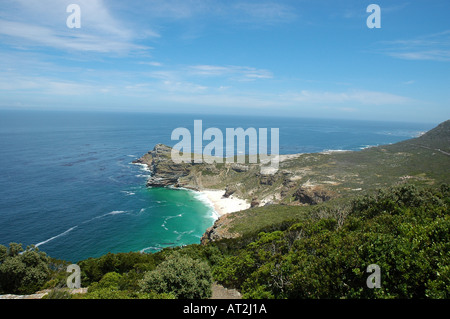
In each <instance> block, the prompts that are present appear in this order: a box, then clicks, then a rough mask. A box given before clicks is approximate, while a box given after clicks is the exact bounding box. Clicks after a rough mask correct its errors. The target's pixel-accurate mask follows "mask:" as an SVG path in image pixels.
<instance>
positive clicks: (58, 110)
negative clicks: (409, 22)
mask: <svg viewBox="0 0 450 319" xmlns="http://www.w3.org/2000/svg"><path fill="white" fill-rule="evenodd" d="M4 111H11V112H15V111H17V112H38V113H41V112H54V113H79V114H143V115H152V114H153V115H167V116H170V115H175V116H176V115H185V116H192V117H196V118H197V117H198V119H201V118H202V116H205V117H214V116H225V117H249V118H269V117H275V118H279V119H304V120H323V121H335V120H336V121H350V122H375V123H376V122H380V123H383V122H387V123H405V124H430V125H438V124H440V123H443V122H445V121H447V120H450V118H448V119H443V120H438V121H409V120H402V119H365V118H360V119H355V118H331V117H312V116H300V115H298V116H295V115H293V116H288V115H280V114H265V115H261V114H256V115H255V114H249V113H243V114H230V113H198V112H163V111H161V112H158V111H154V110H149V111H142V110H136V111H132V110H131V111H130V110H108V109H98V110H87V109H44V108H42V109H41V108H40V109H31V108H30V109H25V108H21V109H18V108H0V112H4Z"/></svg>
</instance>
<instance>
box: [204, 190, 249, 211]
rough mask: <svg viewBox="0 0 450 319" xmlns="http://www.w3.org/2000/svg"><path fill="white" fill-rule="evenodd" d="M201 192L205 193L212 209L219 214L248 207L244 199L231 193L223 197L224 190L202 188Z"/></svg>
mask: <svg viewBox="0 0 450 319" xmlns="http://www.w3.org/2000/svg"><path fill="white" fill-rule="evenodd" d="M201 193H203V194H205V195H206V197H208V199H209V200H210V201H211V202H212V203H213V205H214V210H215V211H216V212H217V214H218V215H219V216H223V215H225V214H229V213H234V212H237V211H240V210H244V209H247V208H250V204H249V203H247V201H245V200H244V199H240V198H237V197H234V196H233V195H231V196H230V197H229V198H226V197H223V194H225V190H202V191H201Z"/></svg>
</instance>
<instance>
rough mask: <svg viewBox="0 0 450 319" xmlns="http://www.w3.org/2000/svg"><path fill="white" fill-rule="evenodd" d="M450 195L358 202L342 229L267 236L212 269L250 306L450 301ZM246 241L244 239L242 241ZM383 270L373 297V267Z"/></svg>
mask: <svg viewBox="0 0 450 319" xmlns="http://www.w3.org/2000/svg"><path fill="white" fill-rule="evenodd" d="M449 196H450V194H449V188H448V187H447V186H442V187H441V188H439V189H421V188H418V187H415V186H410V185H404V186H400V187H393V188H389V189H385V190H380V191H379V192H377V193H376V194H375V195H372V196H366V197H363V198H359V199H357V200H355V201H354V202H353V204H352V207H351V209H350V212H349V215H348V216H347V217H346V218H345V219H344V220H343V221H342V220H341V222H340V223H338V222H337V220H336V219H335V218H333V217H326V218H321V219H317V218H311V219H309V220H304V221H301V222H299V223H295V224H293V225H291V226H290V227H289V228H288V229H286V230H283V231H274V232H270V233H260V234H259V235H258V238H257V239H255V240H254V241H253V242H251V243H249V244H247V245H246V246H245V247H242V248H241V249H238V250H237V251H234V252H231V251H227V254H226V255H225V256H224V257H223V259H222V261H221V262H220V263H218V264H217V265H215V266H214V267H213V274H214V277H215V279H216V280H218V281H219V282H221V283H223V284H224V285H227V286H232V287H236V288H238V289H240V290H241V292H242V293H243V295H244V297H247V298H426V297H429V298H450V294H449V288H448V287H450V278H449V274H450V273H449V270H450V267H449V266H448V265H449V264H450V257H449V256H450V215H449V212H448V203H449ZM235 240H236V241H239V240H240V239H235ZM370 264H377V265H379V266H380V268H381V280H382V284H381V288H380V289H369V288H368V287H367V285H366V279H367V277H368V276H369V274H368V273H367V272H366V269H367V266H368V265H370Z"/></svg>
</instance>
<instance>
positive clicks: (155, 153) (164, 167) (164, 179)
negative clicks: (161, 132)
mask: <svg viewBox="0 0 450 319" xmlns="http://www.w3.org/2000/svg"><path fill="white" fill-rule="evenodd" d="M171 151H172V149H171V148H170V147H168V146H166V145H163V144H157V145H156V146H155V147H154V149H153V150H152V151H149V152H148V153H147V154H145V155H144V156H142V157H141V158H139V159H137V160H135V161H133V163H135V164H145V165H147V166H148V168H149V170H150V172H151V173H152V176H151V177H150V178H149V179H148V180H147V186H148V187H150V186H153V187H167V186H175V187H180V186H183V185H180V184H179V179H180V178H181V177H185V176H188V175H189V174H190V172H191V170H192V167H193V165H191V164H189V163H181V164H176V163H174V162H173V161H172V159H171Z"/></svg>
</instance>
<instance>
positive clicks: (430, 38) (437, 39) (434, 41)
mask: <svg viewBox="0 0 450 319" xmlns="http://www.w3.org/2000/svg"><path fill="white" fill-rule="evenodd" d="M380 44H381V45H382V46H383V49H382V51H381V52H382V53H384V54H387V55H389V56H392V57H395V58H399V59H404V60H430V61H440V62H448V61H450V30H446V31H443V32H439V33H434V34H429V35H425V36H421V37H417V38H414V39H408V40H396V41H384V42H382V43H380Z"/></svg>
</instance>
